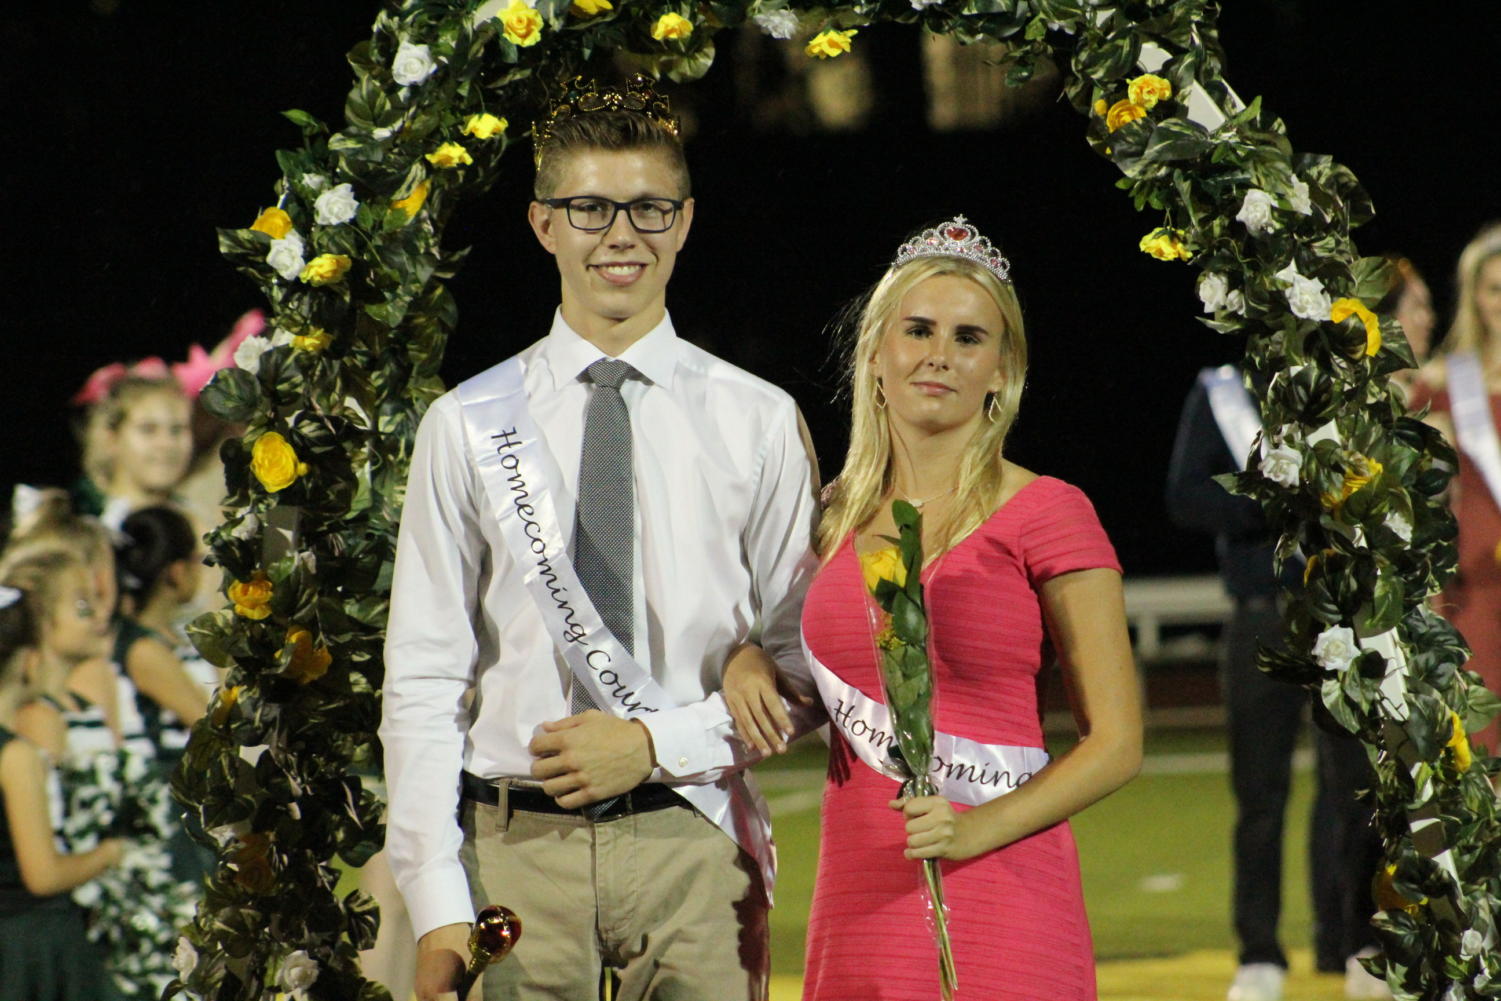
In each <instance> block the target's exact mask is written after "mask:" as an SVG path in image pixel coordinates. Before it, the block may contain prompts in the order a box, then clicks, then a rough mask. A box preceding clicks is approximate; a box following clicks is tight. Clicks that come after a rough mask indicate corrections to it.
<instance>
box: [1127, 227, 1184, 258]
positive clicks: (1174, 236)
mask: <svg viewBox="0 0 1501 1001" xmlns="http://www.w3.org/2000/svg"><path fill="white" fill-rule="evenodd" d="M1137 246H1138V247H1140V248H1141V249H1142V251H1143V252H1144V253H1148V254H1151V255H1152V256H1153V257H1155V258H1157V259H1158V260H1159V261H1186V260H1188V259H1189V258H1190V257H1192V256H1193V254H1191V253H1189V250H1188V247H1187V246H1186V245H1184V243H1183V231H1182V230H1181V229H1168V228H1167V227H1166V226H1159V227H1158V228H1156V229H1154V230H1152V232H1150V233H1148V234H1147V235H1146V236H1144V237H1142V238H1141V242H1140V243H1138V244H1137Z"/></svg>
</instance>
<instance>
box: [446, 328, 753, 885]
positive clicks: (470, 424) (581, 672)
mask: <svg viewBox="0 0 1501 1001" xmlns="http://www.w3.org/2000/svg"><path fill="white" fill-rule="evenodd" d="M523 375H524V369H523V366H522V362H521V359H520V358H519V357H513V358H509V359H507V360H506V361H504V362H501V363H500V364H499V365H496V366H495V367H493V368H490V369H487V370H486V371H484V372H481V373H480V374H479V375H477V376H475V377H474V378H472V379H469V380H468V381H466V382H464V383H463V384H461V385H460V386H459V387H458V396H459V401H460V404H461V409H462V411H463V414H464V429H465V432H466V434H467V435H468V438H469V450H470V455H471V457H472V458H473V459H474V462H475V465H476V466H477V467H478V469H479V474H480V479H481V481H482V482H483V483H484V487H485V493H486V495H487V497H488V498H489V502H490V505H491V506H492V508H493V510H494V512H495V518H496V521H497V522H498V524H499V526H500V536H501V538H502V539H503V540H504V541H505V545H506V548H507V549H508V550H509V551H510V553H511V557H512V558H513V559H514V560H515V562H516V568H517V570H519V571H520V572H521V575H522V580H523V582H524V583H525V585H526V589H527V593H528V594H530V595H531V596H532V600H533V601H534V602H535V603H536V606H537V611H538V612H539V613H540V614H541V616H542V623H543V625H544V627H545V628H546V629H547V633H548V636H550V637H551V639H552V641H553V644H554V645H555V646H556V647H557V648H558V652H559V653H561V654H562V656H563V659H564V660H565V661H566V662H567V664H568V667H569V669H570V670H571V671H572V672H573V677H574V683H575V684H581V685H584V686H585V687H587V688H588V690H589V692H590V693H591V694H592V695H593V696H594V701H595V704H596V705H598V706H600V707H601V708H603V709H605V710H606V711H607V712H611V713H614V714H615V715H616V716H619V717H622V718H625V719H633V718H636V717H639V716H644V715H646V714H648V713H655V712H660V711H663V710H668V709H675V708H677V703H676V702H675V701H674V700H673V698H672V696H670V695H669V694H668V693H667V692H666V691H664V690H663V688H662V686H661V685H659V684H658V683H657V682H656V680H655V679H654V678H652V676H651V675H650V673H648V672H647V671H646V669H645V668H643V667H642V666H641V665H640V664H638V663H637V662H636V660H635V658H634V657H632V656H631V652H630V651H629V650H627V649H625V647H623V646H622V645H621V644H620V641H619V640H617V639H616V638H615V637H614V635H612V634H611V633H610V631H609V629H607V628H606V627H605V624H604V621H603V620H602V619H600V616H599V612H598V610H596V609H595V607H594V603H593V602H591V601H590V600H589V596H588V595H587V594H586V593H585V592H584V587H583V585H582V584H580V583H579V579H578V575H577V572H576V571H575V570H574V568H573V563H572V561H571V560H570V559H569V557H568V546H567V541H566V538H565V536H564V535H563V532H562V530H561V528H560V527H559V525H558V515H557V509H556V507H555V506H554V504H553V495H554V494H555V493H556V492H557V491H559V490H561V489H562V482H563V480H562V474H561V472H560V471H559V470H558V466H557V462H556V460H555V459H554V458H553V455H552V452H551V451H549V450H548V447H547V442H546V440H545V439H543V437H542V435H541V433H540V432H539V431H538V430H537V426H536V424H535V423H533V421H532V418H531V413H530V411H529V410H528V409H527V399H526V389H525V387H524V385H523V382H522V379H523ZM671 788H672V791H673V792H675V793H677V794H678V795H679V796H682V797H683V798H684V799H685V800H687V801H688V802H689V803H691V804H692V805H693V806H694V808H695V809H697V810H698V811H699V812H700V813H702V814H703V815H704V816H705V817H707V818H709V820H711V821H713V823H714V824H715V825H717V826H718V827H719V828H720V829H721V830H723V831H724V832H725V833H726V834H728V835H729V836H730V837H731V838H732V839H733V840H734V841H735V843H736V844H738V845H740V847H742V848H744V849H745V850H746V851H747V852H748V853H750V854H751V855H752V856H753V857H754V858H755V859H756V862H757V863H758V864H759V866H760V868H761V876H762V879H763V880H764V884H765V888H766V894H767V896H768V897H770V895H771V891H772V884H773V881H774V880H775V878H776V851H775V849H774V848H773V847H772V843H771V816H770V814H769V812H768V811H767V809H766V803H765V801H764V800H763V799H762V798H761V797H760V796H759V795H758V794H757V793H756V792H755V790H754V788H753V787H752V786H751V784H750V782H749V780H748V776H746V775H744V774H743V773H739V772H737V773H735V774H732V775H730V776H727V777H725V778H723V779H721V780H719V781H718V782H717V783H715V784H713V785H674V786H672V787H671Z"/></svg>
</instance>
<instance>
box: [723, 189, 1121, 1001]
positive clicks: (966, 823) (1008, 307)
mask: <svg viewBox="0 0 1501 1001" xmlns="http://www.w3.org/2000/svg"><path fill="white" fill-rule="evenodd" d="M1025 374H1026V342H1025V339H1024V337H1023V330H1022V318H1021V311H1020V308H1019V306H1018V304H1017V299H1016V293H1015V291H1014V289H1013V288H1012V286H1011V283H1010V281H1009V265H1008V264H1007V262H1006V261H1005V259H1004V258H1002V257H1001V256H1000V254H999V253H998V252H996V251H995V250H994V249H993V248H992V247H991V245H990V242H989V241H988V240H986V239H985V238H984V237H982V236H980V235H979V234H978V233H977V232H976V231H975V230H974V228H973V227H972V226H970V225H969V224H968V223H966V222H965V221H964V219H963V217H962V216H961V217H958V218H956V219H954V220H952V221H951V222H948V223H944V224H943V225H941V226H938V227H936V228H935V229H932V230H928V231H925V232H924V233H923V234H921V235H920V236H918V237H915V238H914V239H913V240H911V241H908V243H906V244H904V245H903V247H902V248H901V250H900V251H899V252H898V255H897V259H896V261H895V262H894V263H893V264H892V266H891V267H890V269H888V271H887V272H886V275H885V276H884V277H883V278H882V279H881V281H880V282H879V283H878V284H877V285H876V287H875V288H874V289H873V290H872V291H871V293H870V295H869V298H868V300H867V301H866V302H865V304H864V308H863V311H862V314H861V318H860V322H859V329H858V335H857V341H856V344H855V347H854V351H853V355H852V359H851V366H850V377H851V382H852V397H853V417H852V428H851V435H850V450H849V454H848V455H847V456H846V459H845V464H844V468H843V471H842V472H841V474H840V476H839V478H838V480H837V481H835V483H834V484H833V485H832V488H831V491H830V501H829V505H828V508H827V510H826V512H825V514H824V521H823V525H822V528H821V530H820V539H819V549H820V555H821V557H822V567H821V569H820V571H819V574H818V576H817V578H816V579H815V581H814V582H813V584H812V586H811V588H810V589H809V592H808V598H807V603H806V605H805V608H804V612H803V635H804V640H805V642H806V644H807V647H808V649H809V652H810V653H811V655H812V658H813V660H814V661H815V663H814V672H815V676H817V677H818V679H819V687H820V691H821V694H822V695H823V697H824V701H825V703H826V706H827V708H828V709H829V713H830V716H831V719H832V721H833V722H832V726H831V731H832V739H831V747H830V759H829V772H828V779H827V783H826V785H825V790H824V799H823V813H822V838H821V847H820V851H819V867H818V879H817V885H816V887H815V890H814V896H813V908H812V913H811V915H810V917H809V928H808V944H807V969H806V974H805V987H804V995H803V996H804V998H805V999H814V1001H822V999H829V1001H834V999H839V1001H849V999H855V998H858V999H860V1001H883V999H889V1001H899V999H912V1001H935V999H937V998H938V997H939V978H938V959H937V948H936V945H935V943H934V937H933V935H932V934H931V933H930V931H929V925H928V921H927V907H928V904H927V898H926V896H925V892H924V890H923V887H922V876H921V866H920V865H919V863H918V861H917V860H919V859H926V858H938V859H941V860H943V863H942V866H941V868H942V872H943V881H944V893H945V895H946V898H947V904H948V908H949V930H950V934H951V937H952V941H953V949H954V959H955V966H956V970H957V974H958V994H957V996H958V998H960V999H975V1001H978V999H982V998H983V999H986V1001H1041V999H1046V1001H1081V999H1092V998H1094V997H1095V976H1094V956H1093V951H1092V946H1091V941H1090V934H1089V925H1088V922H1087V920H1086V918H1085V913H1084V900H1083V894H1082V891H1081V888H1080V882H1079V865H1078V858H1077V855H1076V853H1075V848H1074V841H1073V836H1072V834H1071V833H1070V830H1069V826H1068V824H1067V822H1066V821H1067V818H1068V817H1069V816H1071V815H1072V814H1074V813H1076V812H1078V811H1079V810H1081V809H1083V808H1084V807H1086V806H1088V805H1089V804H1091V803H1093V802H1095V801H1096V800H1098V799H1100V798H1102V797H1103V796H1105V795H1107V794H1109V793H1110V792H1112V791H1114V790H1115V789H1117V788H1118V787H1120V786H1121V785H1122V784H1123V783H1125V782H1126V781H1127V780H1128V779H1130V778H1131V777H1132V776H1133V775H1134V774H1135V773H1136V771H1137V769H1138V767H1139V765H1140V761H1141V715H1140V706H1139V696H1138V682H1137V677H1136V672H1135V668H1134V665H1133V662H1132V659H1131V649H1130V641H1129V638H1128V636H1127V632H1126V623H1125V612H1124V603H1123V599H1122V592H1121V574H1120V566H1119V564H1118V562H1117V561H1116V557H1115V552H1114V550H1113V549H1112V547H1111V545H1110V542H1109V540H1108V539H1107V538H1106V537H1105V533H1104V531H1103V530H1102V528H1101V527H1100V523H1099V520H1098V519H1097V518H1096V516H1095V513H1094V509H1093V507H1092V506H1091V505H1090V503H1089V501H1088V500H1087V499H1086V498H1085V496H1084V495H1083V493H1081V492H1080V491H1079V490H1078V489H1077V488H1075V487H1073V486H1070V485H1069V484H1067V483H1064V482H1062V481H1061V480H1057V479H1053V478H1051V477H1047V476H1038V475H1037V474H1035V473H1033V472H1030V471H1029V470H1026V469H1023V468H1022V467H1020V466H1018V465H1016V464H1014V463H1012V462H1010V461H1008V460H1007V459H1005V458H1004V457H1003V454H1002V444H1003V442H1004V440H1005V436H1006V432H1007V430H1008V429H1009V427H1010V425H1011V423H1012V420H1013V418H1014V417H1015V415H1016V410H1017V405H1018V402H1019V400H1020V397H1021V391H1022V384H1023V381H1024V378H1025ZM897 498H901V499H903V500H906V501H908V502H910V503H912V504H914V505H915V506H917V507H918V508H919V509H920V511H921V512H922V515H923V519H922V520H923V551H924V553H926V554H928V558H927V561H926V564H925V567H924V569H923V571H922V573H923V584H924V587H925V595H926V605H927V610H928V616H929V621H930V625H931V636H932V639H931V650H930V655H931V662H932V666H933V683H934V690H935V693H936V695H935V698H934V703H933V705H934V725H935V729H936V730H938V731H940V732H941V733H944V734H948V735H952V736H953V737H956V738H959V739H960V740H961V741H968V742H973V743H971V744H969V745H967V746H969V747H971V748H974V747H976V745H985V746H984V747H981V748H980V749H979V754H980V756H981V758H982V759H983V760H985V761H988V762H989V764H988V765H987V766H986V767H983V768H981V769H979V770H978V771H974V770H971V771H970V772H969V773H968V775H967V776H966V775H965V774H964V772H963V771H962V770H961V771H960V773H959V774H958V775H957V776H956V775H955V774H954V773H953V771H952V770H950V771H949V772H948V773H946V774H940V773H941V772H942V769H940V770H939V772H935V776H934V777H935V779H938V780H940V792H941V793H942V794H941V795H937V796H928V797H919V798H907V799H903V798H900V783H899V781H898V780H896V779H894V778H891V777H889V775H888V774H887V773H886V772H885V771H884V770H878V768H879V765H880V753H879V749H880V745H879V743H876V745H875V746H876V747H877V753H876V755H875V756H874V760H873V759H872V756H871V755H870V745H871V744H872V743H873V741H872V733H873V729H872V727H871V726H870V725H867V723H866V720H865V719H862V718H860V712H859V711H853V712H852V708H854V707H857V706H861V707H865V708H870V707H871V706H872V704H875V709H876V711H877V712H879V710H880V708H881V707H880V705H879V703H881V702H882V701H883V696H882V690H881V681H880V676H879V668H878V666H877V660H876V647H875V643H874V640H873V634H872V620H871V616H870V614H869V611H868V609H869V602H868V598H867V585H866V582H865V580H864V579H863V574H862V561H866V560H868V558H869V557H870V556H871V555H872V554H878V553H879V552H880V551H881V550H883V549H886V548H888V547H889V546H890V545H891V543H890V542H889V541H888V540H889V538H891V537H894V536H895V535H896V534H897V533H896V526H895V524H894V522H893V520H892V515H891V504H892V501H893V500H895V499H897ZM878 558H879V557H878ZM1054 659H1056V660H1057V662H1058V663H1059V665H1060V667H1061V668H1062V673H1063V677H1064V679H1065V682H1066V683H1067V685H1068V689H1069V693H1070V697H1071V701H1072V705H1073V708H1074V713H1075V716H1076V718H1077V720H1078V723H1079V732H1080V740H1079V742H1078V743H1077V745H1075V746H1074V747H1073V748H1072V749H1071V750H1069V751H1068V752H1067V753H1066V754H1064V755H1062V756H1061V757H1059V758H1058V759H1057V760H1056V761H1052V762H1048V760H1047V754H1046V751H1045V750H1043V736H1042V726H1041V713H1040V708H1039V699H1038V695H1039V688H1040V687H1041V682H1042V677H1043V675H1042V669H1043V667H1044V665H1045V664H1048V663H1050V662H1051V661H1053V660H1054ZM746 673H747V674H748V673H750V672H746ZM726 699H727V702H728V703H729V705H730V706H731V710H732V712H733V713H734V714H735V716H736V720H737V724H738V725H739V726H740V730H741V733H742V734H745V735H746V736H747V739H749V740H751V741H752V742H754V743H757V744H758V745H759V746H762V747H766V746H776V745H777V744H778V741H777V739H776V735H775V734H774V733H773V731H774V730H775V729H776V728H777V726H778V723H779V721H778V720H777V718H776V713H775V711H774V707H775V701H774V699H773V698H771V696H770V695H769V685H767V684H766V682H765V677H764V675H763V676H761V677H760V678H759V680H758V681H757V682H756V683H755V684H754V685H752V684H744V685H743V684H742V678H741V677H740V672H739V671H736V670H733V669H732V670H731V671H730V672H729V674H728V675H727V678H726ZM862 744H864V745H866V746H865V747H864V748H862V747H861V745H862ZM861 750H865V751H866V754H867V756H866V757H865V758H862V757H861V754H860V752H861ZM867 762H871V763H867ZM961 787H964V788H961ZM954 800H961V802H955V801H954ZM966 802H968V803H972V804H976V805H972V806H971V805H966Z"/></svg>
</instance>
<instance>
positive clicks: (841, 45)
mask: <svg viewBox="0 0 1501 1001" xmlns="http://www.w3.org/2000/svg"><path fill="white" fill-rule="evenodd" d="M857 34H859V31H858V30H857V29H855V28H850V29H849V30H848V31H839V30H837V29H834V28H825V29H824V30H823V31H820V32H819V33H818V34H816V35H814V36H813V40H812V41H811V42H809V43H808V44H807V45H806V46H805V47H804V48H803V51H804V52H805V53H807V54H808V55H810V56H813V57H814V58H816V59H833V58H834V57H835V56H842V55H844V54H845V53H846V52H848V51H849V50H850V49H851V48H852V47H853V43H852V42H851V41H850V39H851V38H854V37H855V36H856V35H857Z"/></svg>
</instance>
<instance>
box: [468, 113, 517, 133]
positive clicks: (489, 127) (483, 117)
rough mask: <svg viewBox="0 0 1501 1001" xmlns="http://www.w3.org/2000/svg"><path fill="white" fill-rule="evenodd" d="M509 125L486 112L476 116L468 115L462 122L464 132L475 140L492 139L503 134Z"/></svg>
mask: <svg viewBox="0 0 1501 1001" xmlns="http://www.w3.org/2000/svg"><path fill="white" fill-rule="evenodd" d="M510 124H511V123H510V122H508V121H506V120H505V119H504V118H496V117H495V116H494V115H492V114H490V113H489V112H488V111H486V112H482V113H481V114H478V115H470V116H469V118H468V119H467V120H466V121H465V122H464V132H465V133H466V134H468V135H471V136H474V138H476V139H494V138H495V137H496V136H498V135H501V134H502V133H504V132H505V130H506V127H507V126H508V125H510Z"/></svg>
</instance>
